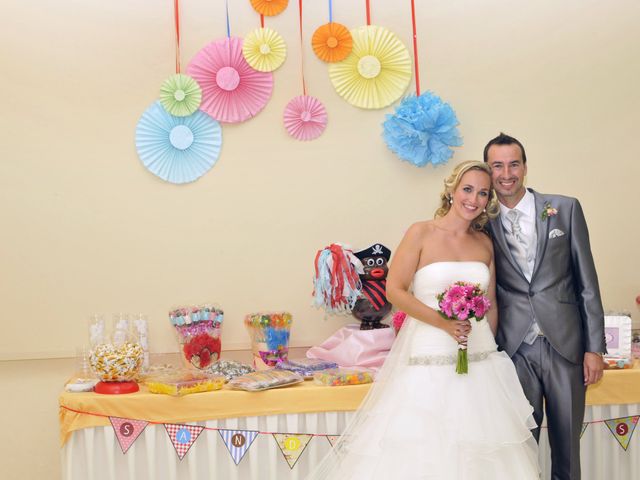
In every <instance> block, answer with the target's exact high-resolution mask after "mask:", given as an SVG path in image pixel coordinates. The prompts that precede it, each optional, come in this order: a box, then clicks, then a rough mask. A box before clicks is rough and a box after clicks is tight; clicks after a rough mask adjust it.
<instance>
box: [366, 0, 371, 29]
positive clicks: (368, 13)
mask: <svg viewBox="0 0 640 480" xmlns="http://www.w3.org/2000/svg"><path fill="white" fill-rule="evenodd" d="M366 3H367V25H371V5H369V0H366Z"/></svg>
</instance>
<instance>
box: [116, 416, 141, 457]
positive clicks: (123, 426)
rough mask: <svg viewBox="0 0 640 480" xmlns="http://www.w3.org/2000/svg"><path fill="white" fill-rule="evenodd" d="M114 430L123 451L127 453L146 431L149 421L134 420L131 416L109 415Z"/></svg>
mask: <svg viewBox="0 0 640 480" xmlns="http://www.w3.org/2000/svg"><path fill="white" fill-rule="evenodd" d="M109 421H110V422H111V426H112V427H113V431H114V433H115V434H116V438H117V439H118V443H119V444H120V448H121V449H122V453H127V450H129V447H130V446H131V445H133V442H135V441H136V439H137V438H138V437H139V436H140V434H141V433H142V432H143V431H144V429H145V427H146V426H147V425H148V424H149V422H145V421H144V420H133V419H131V418H120V417H109Z"/></svg>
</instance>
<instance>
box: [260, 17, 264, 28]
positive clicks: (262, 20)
mask: <svg viewBox="0 0 640 480" xmlns="http://www.w3.org/2000/svg"><path fill="white" fill-rule="evenodd" d="M260 26H261V27H262V28H264V15H262V14H260Z"/></svg>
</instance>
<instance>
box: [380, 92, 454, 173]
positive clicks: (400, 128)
mask: <svg viewBox="0 0 640 480" xmlns="http://www.w3.org/2000/svg"><path fill="white" fill-rule="evenodd" d="M457 125H458V119H457V117H456V114H455V112H454V111H453V108H451V106H450V105H449V104H448V103H445V102H443V101H442V100H441V99H440V97H438V96H437V95H434V94H433V93H431V92H426V93H423V94H422V95H420V96H419V97H416V96H415V95H410V96H409V97H406V98H405V99H403V100H402V102H401V103H400V105H399V106H398V108H397V109H396V112H395V114H394V115H387V119H386V120H385V122H384V124H383V127H384V132H383V136H384V141H385V143H386V144H387V146H388V147H389V149H390V150H391V151H392V152H394V153H395V154H397V155H398V156H399V157H400V158H401V159H403V160H406V161H408V162H410V163H412V164H414V165H416V166H418V167H423V166H424V165H426V164H427V163H431V164H433V165H439V164H442V163H445V162H446V161H447V160H449V159H450V158H451V156H452V155H453V150H451V148H450V147H459V146H460V145H462V139H461V138H460V134H459V133H458V129H457Z"/></svg>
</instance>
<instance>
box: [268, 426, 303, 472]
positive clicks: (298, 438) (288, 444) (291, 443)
mask: <svg viewBox="0 0 640 480" xmlns="http://www.w3.org/2000/svg"><path fill="white" fill-rule="evenodd" d="M312 437H313V435H307V434H298V433H274V434H273V438H275V440H276V443H277V444H278V448H280V451H281V452H282V455H283V456H284V459H285V460H286V461H287V463H288V464H289V468H291V469H293V467H294V466H295V464H296V463H297V461H298V459H299V458H300V455H302V452H304V449H305V448H307V445H308V444H309V442H310V441H311V438H312Z"/></svg>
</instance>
